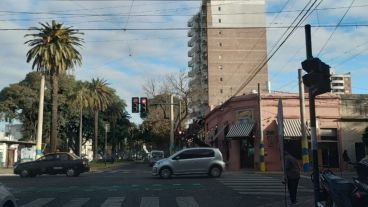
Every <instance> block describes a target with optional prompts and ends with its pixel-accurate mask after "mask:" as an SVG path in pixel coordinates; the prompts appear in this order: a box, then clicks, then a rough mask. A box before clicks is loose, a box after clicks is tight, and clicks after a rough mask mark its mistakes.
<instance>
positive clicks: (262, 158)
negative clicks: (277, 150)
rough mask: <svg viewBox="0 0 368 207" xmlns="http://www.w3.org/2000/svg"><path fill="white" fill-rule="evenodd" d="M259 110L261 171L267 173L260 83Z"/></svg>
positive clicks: (259, 87) (259, 86)
mask: <svg viewBox="0 0 368 207" xmlns="http://www.w3.org/2000/svg"><path fill="white" fill-rule="evenodd" d="M258 109H259V117H258V118H259V123H258V125H259V136H260V142H259V171H261V172H264V171H266V165H265V157H264V141H263V127H262V103H261V85H260V84H259V83H258Z"/></svg>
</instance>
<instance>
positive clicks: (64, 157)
mask: <svg viewBox="0 0 368 207" xmlns="http://www.w3.org/2000/svg"><path fill="white" fill-rule="evenodd" d="M88 171H89V165H88V160H87V159H81V158H79V157H77V156H76V155H74V154H72V153H67V152H58V153H51V154H46V155H44V156H42V157H40V158H39V159H37V160H36V161H31V162H24V163H19V164H17V165H16V166H15V167H14V174H18V175H20V177H35V176H36V175H42V174H49V175H56V174H66V175H67V176H69V177H71V176H78V175H79V174H80V173H83V172H88Z"/></svg>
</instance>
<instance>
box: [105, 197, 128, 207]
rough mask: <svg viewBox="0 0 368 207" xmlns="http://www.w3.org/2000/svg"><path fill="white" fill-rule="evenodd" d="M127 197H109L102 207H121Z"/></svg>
mask: <svg viewBox="0 0 368 207" xmlns="http://www.w3.org/2000/svg"><path fill="white" fill-rule="evenodd" d="M124 199H125V197H109V198H107V200H106V201H105V202H104V203H103V204H102V205H101V207H120V206H121V204H122V203H123V201H124Z"/></svg>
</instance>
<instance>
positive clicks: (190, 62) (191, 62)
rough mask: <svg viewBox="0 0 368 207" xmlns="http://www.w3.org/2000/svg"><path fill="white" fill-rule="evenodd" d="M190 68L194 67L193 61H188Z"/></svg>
mask: <svg viewBox="0 0 368 207" xmlns="http://www.w3.org/2000/svg"><path fill="white" fill-rule="evenodd" d="M188 67H193V59H191V60H189V61H188Z"/></svg>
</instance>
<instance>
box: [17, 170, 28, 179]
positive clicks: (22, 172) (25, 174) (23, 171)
mask: <svg viewBox="0 0 368 207" xmlns="http://www.w3.org/2000/svg"><path fill="white" fill-rule="evenodd" d="M19 175H20V177H22V178H25V177H28V176H29V171H28V170H22V171H21V172H20V174H19Z"/></svg>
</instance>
